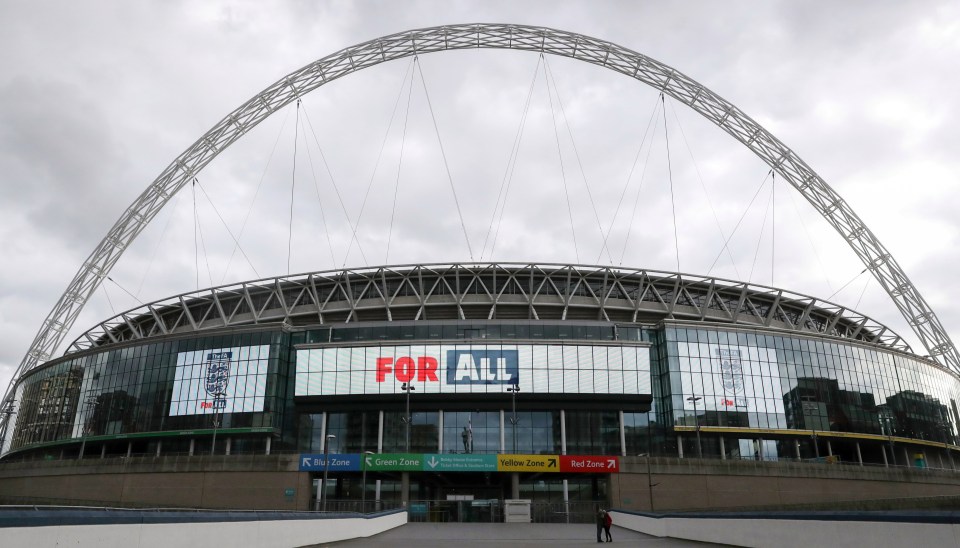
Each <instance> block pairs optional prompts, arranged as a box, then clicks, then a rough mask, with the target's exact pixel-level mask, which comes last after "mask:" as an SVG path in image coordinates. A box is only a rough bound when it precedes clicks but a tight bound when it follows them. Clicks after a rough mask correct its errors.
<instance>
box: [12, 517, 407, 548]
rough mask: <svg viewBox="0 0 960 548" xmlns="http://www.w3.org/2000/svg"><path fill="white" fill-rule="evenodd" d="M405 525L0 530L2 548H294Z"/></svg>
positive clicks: (357, 521)
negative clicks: (68, 547)
mask: <svg viewBox="0 0 960 548" xmlns="http://www.w3.org/2000/svg"><path fill="white" fill-rule="evenodd" d="M405 523H407V513H406V512H397V513H394V514H390V515H387V516H380V517H376V518H370V519H363V518H344V519H307V520H274V521H228V522H210V523H161V524H124V525H61V526H53V527H7V528H3V529H0V538H2V541H0V544H2V545H3V546H4V547H7V546H9V547H11V548H13V547H20V546H24V547H29V548H47V547H51V548H53V547H63V546H75V547H78V548H80V547H87V546H89V547H95V548H113V547H117V548H128V547H130V546H137V547H139V548H170V547H171V546H175V547H176V548H191V547H194V546H196V547H204V548H209V547H210V546H256V547H258V548H295V547H297V546H306V545H310V544H320V543H323V542H335V541H339V540H347V539H352V538H360V537H369V536H372V535H376V534H378V533H382V532H384V531H387V530H389V529H393V528H394V527H399V526H400V525H403V524H405Z"/></svg>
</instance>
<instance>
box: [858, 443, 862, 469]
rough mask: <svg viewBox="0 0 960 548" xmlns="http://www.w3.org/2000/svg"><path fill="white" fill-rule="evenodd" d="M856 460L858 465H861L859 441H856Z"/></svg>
mask: <svg viewBox="0 0 960 548" xmlns="http://www.w3.org/2000/svg"><path fill="white" fill-rule="evenodd" d="M857 462H859V463H860V466H863V455H862V454H861V453H860V442H859V441H858V442H857Z"/></svg>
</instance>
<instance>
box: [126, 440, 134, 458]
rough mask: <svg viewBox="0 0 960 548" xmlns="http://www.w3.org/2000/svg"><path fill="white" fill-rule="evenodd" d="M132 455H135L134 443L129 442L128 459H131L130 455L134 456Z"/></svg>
mask: <svg viewBox="0 0 960 548" xmlns="http://www.w3.org/2000/svg"><path fill="white" fill-rule="evenodd" d="M132 454H133V442H132V441H128V442H127V458H128V459H129V458H130V455H132Z"/></svg>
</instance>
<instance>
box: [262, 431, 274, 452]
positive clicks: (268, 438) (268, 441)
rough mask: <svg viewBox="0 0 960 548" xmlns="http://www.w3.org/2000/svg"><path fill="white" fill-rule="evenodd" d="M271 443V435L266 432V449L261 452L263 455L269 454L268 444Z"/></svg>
mask: <svg viewBox="0 0 960 548" xmlns="http://www.w3.org/2000/svg"><path fill="white" fill-rule="evenodd" d="M272 444H273V436H271V435H269V434H268V435H267V448H266V450H265V451H264V452H263V454H264V455H269V454H270V446H271V445H272Z"/></svg>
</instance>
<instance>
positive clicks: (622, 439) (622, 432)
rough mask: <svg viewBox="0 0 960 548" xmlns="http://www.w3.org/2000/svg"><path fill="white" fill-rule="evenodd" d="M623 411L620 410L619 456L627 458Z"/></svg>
mask: <svg viewBox="0 0 960 548" xmlns="http://www.w3.org/2000/svg"><path fill="white" fill-rule="evenodd" d="M623 426H624V424H623V409H621V410H620V455H622V456H624V457H625V456H627V433H626V431H625V430H626V429H625V428H624V427H623Z"/></svg>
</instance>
